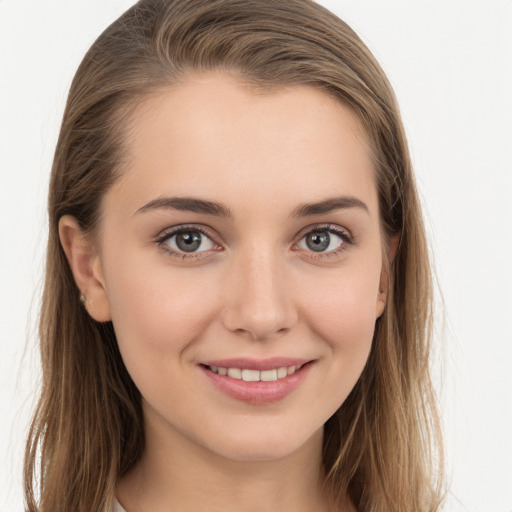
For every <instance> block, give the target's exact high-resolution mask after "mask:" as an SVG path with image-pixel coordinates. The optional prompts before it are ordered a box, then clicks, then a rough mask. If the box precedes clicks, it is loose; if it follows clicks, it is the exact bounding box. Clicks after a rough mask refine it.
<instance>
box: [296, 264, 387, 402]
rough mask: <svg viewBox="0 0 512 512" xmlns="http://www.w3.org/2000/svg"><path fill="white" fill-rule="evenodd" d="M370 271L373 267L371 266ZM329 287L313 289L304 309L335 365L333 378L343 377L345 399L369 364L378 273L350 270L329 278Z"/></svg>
mask: <svg viewBox="0 0 512 512" xmlns="http://www.w3.org/2000/svg"><path fill="white" fill-rule="evenodd" d="M370 268H371V267H370ZM325 285H326V286H323V287H318V286H317V287H310V290H316V292H315V291H313V292H311V291H310V293H309V300H308V302H307V305H305V306H304V315H305V316H306V317H307V324H308V325H309V328H310V329H312V330H313V331H314V334H315V338H316V339H318V340H321V343H322V344H323V345H324V347H326V349H327V354H328V357H329V358H330V359H331V362H332V365H333V367H332V368H333V373H332V378H333V379H336V378H339V375H343V376H344V378H343V381H344V383H345V385H344V389H343V390H340V392H341V396H342V398H343V399H344V398H345V396H346V394H348V392H349V391H350V389H351V388H352V386H353V385H354V384H355V382H356V381H357V379H358V378H359V375H360V374H361V372H362V370H363V368H364V365H365V364H366V361H367V358H368V355H369V352H370V349H371V345H372V340H373V334H374V330H375V321H376V313H375V306H376V301H377V297H378V287H379V276H378V273H377V272H371V271H370V272H368V271H365V269H364V268H363V269H361V271H360V272H354V271H351V272H350V273H348V272H347V274H346V275H343V273H340V275H338V276H336V277H332V278H331V279H329V282H328V283H325Z"/></svg>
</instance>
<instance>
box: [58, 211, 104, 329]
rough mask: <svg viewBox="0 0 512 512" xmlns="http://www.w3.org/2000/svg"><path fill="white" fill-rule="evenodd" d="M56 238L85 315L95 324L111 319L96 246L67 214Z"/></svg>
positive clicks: (60, 222) (60, 223) (61, 222)
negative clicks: (64, 255)
mask: <svg viewBox="0 0 512 512" xmlns="http://www.w3.org/2000/svg"><path fill="white" fill-rule="evenodd" d="M59 237H60V243H61V244H62V248H63V249H64V252H65V254H66V257H67V259H68V262H69V266H70V267H71V272H72V273H73V277H74V278H75V282H76V284H77V286H78V288H79V290H80V293H81V294H82V296H83V299H82V301H83V303H84V306H85V308H86V310H87V312H88V313H89V315H90V316H91V317H92V318H93V319H94V320H96V321H97V322H107V321H109V320H111V315H110V304H109V302H108V296H107V289H106V286H105V280H104V278H103V270H102V266H101V259H100V256H99V254H98V252H97V249H96V247H95V246H94V244H93V243H92V242H91V241H90V239H89V238H88V237H86V236H85V234H84V233H83V231H82V229H81V228H80V226H79V225H78V222H77V220H76V219H75V218H74V217H72V216H71V215H64V216H63V217H61V219H60V220H59ZM77 300H80V298H79V297H77Z"/></svg>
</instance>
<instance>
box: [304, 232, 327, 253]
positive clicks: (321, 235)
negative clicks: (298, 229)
mask: <svg viewBox="0 0 512 512" xmlns="http://www.w3.org/2000/svg"><path fill="white" fill-rule="evenodd" d="M330 241H331V237H330V236H329V233H327V232H325V231H317V232H316V233H310V234H309V235H308V236H307V237H306V245H307V246H308V247H309V248H310V249H311V250H312V251H315V252H322V251H325V249H327V247H329V242H330Z"/></svg>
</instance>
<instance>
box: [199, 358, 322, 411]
mask: <svg viewBox="0 0 512 512" xmlns="http://www.w3.org/2000/svg"><path fill="white" fill-rule="evenodd" d="M311 366H312V363H306V364H305V365H304V366H302V367H301V368H300V370H297V371H296V372H295V373H292V374H291V375H288V376H287V377H283V378H282V379H277V380H273V381H267V382H264V381H259V382H246V381H244V380H239V379H233V378H231V377H228V376H226V375H219V374H218V373H214V372H212V371H211V370H209V369H208V368H205V367H204V366H201V367H200V368H201V370H202V371H203V373H204V374H205V375H206V376H207V377H208V378H209V379H210V382H212V383H213V385H214V386H215V387H216V388H217V389H218V390H219V391H221V392H222V393H224V394H226V395H228V396H230V397H232V398H235V399H236V400H240V401H242V402H247V403H249V404H268V403H272V402H277V401H279V400H282V399H283V398H285V397H287V396H288V395H290V394H291V393H292V392H293V391H295V390H296V389H297V388H298V387H299V386H300V384H301V383H302V381H303V380H304V379H305V378H306V376H307V374H308V373H309V370H310V368H311Z"/></svg>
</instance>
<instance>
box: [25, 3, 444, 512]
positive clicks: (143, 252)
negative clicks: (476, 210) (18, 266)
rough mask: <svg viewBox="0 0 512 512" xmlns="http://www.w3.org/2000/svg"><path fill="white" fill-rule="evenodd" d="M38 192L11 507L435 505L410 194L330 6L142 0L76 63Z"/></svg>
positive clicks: (378, 85)
mask: <svg viewBox="0 0 512 512" xmlns="http://www.w3.org/2000/svg"><path fill="white" fill-rule="evenodd" d="M49 212H50V234H49V244H48V255H47V271H46V284H45V293H44V300H43V308H42V314H41V325H40V335H41V351H42V360H43V389H42V394H41V400H40V403H39V407H38V409H37V412H36V414H35V418H34V421H33V425H32V430H31V433H30V438H29V441H28V445H27V456H26V469H25V481H26V499H27V506H28V509H29V510H31V511H36V510H37V511H41V512H46V511H50V510H51V511H56V510H63V511H64V510H76V511H84V512H85V511H96V510H98V511H100V510H126V511H127V512H132V511H135V510H140V511H142V512H144V511H146V510H148V511H149V510H151V511H159V510H180V511H184V510H203V509H208V510H223V511H225V510H232V509H233V510H235V509H236V510H240V509H241V510H253V509H262V510H274V509H277V508H278V507H279V508H280V509H283V508H284V509H287V510H294V511H301V510H304V511H316V510H318V511H320V510H321V511H331V510H336V511H349V510H358V511H376V510H403V511H413V510H414V511H434V510H439V507H440V504H441V501H442V497H441V490H440V489H441V484H442V475H441V472H440V469H441V461H440V459H439V458H438V454H439V451H438V449H439V448H440V442H439V435H438V421H437V415H436V410H435V403H434V397H433V391H432V387H431V383H430V377H429V340H430V327H431V325H430V324H431V294H432V291H431V277H430V270H429V264H428V257H427V248H426V242H425V236H424V230H423V224H422V220H421V212H420V208H419V204H418V199H417V194H416V191H415V185H414V178H413V174H412V169H411V164H410V159H409V155H408V151H407V145H406V141H405V137H404V133H403V128H402V124H401V120H400V117H399V113H398V107H397V105H396V100H395V98H394V95H393V92H392V90H391V88H390V85H389V83H388V81H387V80H386V78H385V76H384V74H383V72H382V71H381V69H380V67H379V66H378V64H377V63H376V61H375V59H374V58H373V56H372V55H371V54H370V52H369V51H368V49H367V48H366V47H365V46H364V45H363V43H362V42H361V41H360V39H359V38H358V37H357V36H356V35H355V34H354V32H353V31H352V30H351V29H350V28H349V27H348V26H347V25H346V24H345V23H344V22H342V21H341V20H339V19H338V18H336V17H335V16H334V15H332V14H331V13H329V12H328V11H326V10H325V9H324V8H322V7H320V6H318V5H316V4H314V3H313V2H310V1H309V0H290V1H287V2H274V1H272V0H248V1H247V0H246V1H243V2H241V1H235V0H209V1H197V0H196V1H194V0H180V1H177V0H175V1H172V0H142V1H140V2H138V3H137V4H136V5H135V6H134V7H133V8H132V9H130V10H129V11H127V12H126V13H125V14H124V15H123V16H122V17H121V18H120V19H119V20H117V21H116V22H114V23H113V24H112V25H111V26H110V27H109V28H108V29H107V30H106V31H105V32H104V33H103V34H102V35H101V36H100V37H99V38H98V40H97V41H96V42H95V43H94V44H93V46H92V47H91V49H90V50H89V52H88V54H87V55H86V57H85V58H84V61H83V62H82V64H81V66H80V68H79V70H78V72H77V74H76V77H75V79H74V82H73V84H72V87H71V91H70V95H69V98H68V104H67V107H66V112H65V114H64V119H63V123H62V128H61V134H60V137H59V141H58V145H57V149H56V154H55V160H54V166H53V171H52V180H51V184H50V197H49ZM39 453H40V455H41V457H42V459H41V474H40V486H41V487H40V489H41V495H40V497H39V499H36V497H35V496H34V494H35V493H34V490H33V485H34V474H35V472H36V461H37V457H38V454H39Z"/></svg>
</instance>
